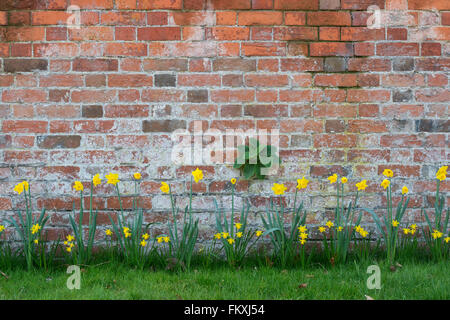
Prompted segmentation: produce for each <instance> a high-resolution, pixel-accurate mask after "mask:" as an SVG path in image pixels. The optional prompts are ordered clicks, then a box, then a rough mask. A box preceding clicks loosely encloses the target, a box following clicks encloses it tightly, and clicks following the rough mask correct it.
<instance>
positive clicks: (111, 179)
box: [105, 172, 120, 185]
mask: <svg viewBox="0 0 450 320" xmlns="http://www.w3.org/2000/svg"><path fill="white" fill-rule="evenodd" d="M105 178H106V179H107V180H108V183H109V184H112V185H116V184H117V183H118V182H119V181H120V180H119V175H118V174H117V173H111V172H110V173H109V174H107V175H106V176H105Z"/></svg>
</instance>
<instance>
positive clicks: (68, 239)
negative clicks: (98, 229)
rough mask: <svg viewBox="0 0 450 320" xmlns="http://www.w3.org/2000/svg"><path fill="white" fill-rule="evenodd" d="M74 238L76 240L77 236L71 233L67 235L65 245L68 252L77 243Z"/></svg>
mask: <svg viewBox="0 0 450 320" xmlns="http://www.w3.org/2000/svg"><path fill="white" fill-rule="evenodd" d="M74 240H75V237H74V236H72V235H70V234H69V235H68V236H67V237H66V241H64V245H65V246H66V251H67V252H72V248H73V247H74V246H75V244H74V243H73V241H74Z"/></svg>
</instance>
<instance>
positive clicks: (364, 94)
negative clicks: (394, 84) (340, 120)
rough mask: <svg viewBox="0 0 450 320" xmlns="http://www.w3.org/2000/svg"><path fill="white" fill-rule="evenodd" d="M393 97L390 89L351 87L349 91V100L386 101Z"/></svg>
mask: <svg viewBox="0 0 450 320" xmlns="http://www.w3.org/2000/svg"><path fill="white" fill-rule="evenodd" d="M390 97H391V94H390V91H389V90H363V89H350V90H348V91H347V101H349V102H375V101H376V102H386V101H389V99H390Z"/></svg>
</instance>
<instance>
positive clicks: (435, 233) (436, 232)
mask: <svg viewBox="0 0 450 320" xmlns="http://www.w3.org/2000/svg"><path fill="white" fill-rule="evenodd" d="M431 235H432V236H433V239H439V238H441V237H442V236H443V233H442V232H440V231H439V230H434V231H433V233H432V234H431Z"/></svg>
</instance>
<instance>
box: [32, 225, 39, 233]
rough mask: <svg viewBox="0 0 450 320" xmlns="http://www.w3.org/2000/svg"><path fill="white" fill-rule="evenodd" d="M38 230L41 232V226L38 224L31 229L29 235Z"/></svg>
mask: <svg viewBox="0 0 450 320" xmlns="http://www.w3.org/2000/svg"><path fill="white" fill-rule="evenodd" d="M39 230H41V226H40V225H39V224H38V223H37V224H35V225H33V226H32V227H31V233H32V234H35V233H37V232H38V231H39Z"/></svg>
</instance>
